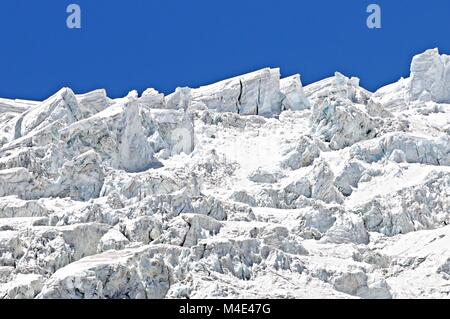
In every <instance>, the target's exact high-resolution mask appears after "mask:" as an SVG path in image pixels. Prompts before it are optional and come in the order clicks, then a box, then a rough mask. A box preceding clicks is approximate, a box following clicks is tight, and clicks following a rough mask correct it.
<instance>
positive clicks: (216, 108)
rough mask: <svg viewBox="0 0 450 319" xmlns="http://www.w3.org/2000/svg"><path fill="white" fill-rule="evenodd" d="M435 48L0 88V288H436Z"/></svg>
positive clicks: (189, 294)
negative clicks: (395, 63)
mask: <svg viewBox="0 0 450 319" xmlns="http://www.w3.org/2000/svg"><path fill="white" fill-rule="evenodd" d="M449 296H450V57H449V56H448V55H445V54H440V53H439V51H438V49H432V50H427V51H426V52H424V53H421V54H419V55H417V56H415V57H414V58H413V59H412V63H411V73H410V77H408V78H402V79H400V80H399V81H398V82H396V83H393V84H390V85H387V86H385V87H382V88H380V89H379V90H377V91H376V92H370V91H368V90H366V89H364V88H363V87H361V86H360V80H359V79H358V78H355V77H351V78H349V77H347V76H345V75H343V74H341V73H339V72H336V73H335V75H334V76H332V77H330V78H327V79H324V80H321V81H319V82H316V83H313V84H310V85H307V86H303V85H302V82H301V77H300V75H299V74H297V75H292V76H289V77H286V78H282V77H281V73H280V69H278V68H265V69H262V70H259V71H255V72H252V73H249V74H245V75H241V76H237V77H234V78H231V79H227V80H224V81H220V82H218V83H214V84H211V85H206V86H203V87H200V88H188V87H180V88H177V89H176V90H175V92H174V93H172V94H170V95H167V96H165V95H164V94H162V93H160V92H158V91H157V90H156V89H153V88H149V89H147V90H146V91H145V92H143V93H142V94H141V95H139V93H138V92H137V91H132V92H130V93H129V94H128V95H127V96H126V97H122V98H115V99H113V98H109V97H108V96H107V93H106V91H105V90H96V91H93V92H89V93H86V94H76V93H74V92H73V91H72V90H71V89H69V88H63V89H61V90H60V91H58V92H57V93H55V94H54V95H53V96H51V97H49V98H48V99H47V100H45V101H26V100H19V99H16V100H11V99H0V299H34V298H36V299H61V298H69V299H82V298H85V299H98V298H101V299H103V298H112V299H119V298H120V299H123V298H127V299H128V298H131V299H152V298H153V299H155V298H167V299H176V298H190V299H199V298H339V299H341V298H342V299H347V298H364V299H391V298H448V297H449Z"/></svg>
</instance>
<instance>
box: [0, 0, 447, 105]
mask: <svg viewBox="0 0 450 319" xmlns="http://www.w3.org/2000/svg"><path fill="white" fill-rule="evenodd" d="M70 3H77V4H79V5H80V6H81V9H82V29H81V30H69V29H67V27H66V18H67V13H66V12H65V11H66V7H67V5H68V4H70ZM370 3H377V4H379V5H381V8H382V24H383V27H382V29H381V30H369V29H368V28H367V27H366V18H367V16H368V14H367V13H366V8H367V5H368V4H370ZM0 41H1V42H0V43H1V49H0V96H1V97H11V98H16V97H17V98H29V99H43V98H45V97H48V96H49V95H51V94H52V93H54V92H55V91H57V90H58V89H59V88H61V87H63V86H69V87H71V88H73V89H74V90H75V91H76V92H77V93H83V92H86V91H89V90H93V89H96V88H106V89H107V91H108V94H109V95H110V96H112V97H119V96H123V95H125V94H126V93H127V92H128V91H129V90H131V89H137V90H138V91H139V92H142V91H143V90H144V89H145V88H148V87H154V88H156V89H158V90H159V91H162V92H164V93H170V92H171V91H173V90H174V89H175V88H176V87H177V86H190V87H196V86H199V85H203V84H208V83H211V82H214V81H217V80H221V79H224V78H227V77H230V76H234V75H239V74H242V73H245V72H248V71H253V70H256V69H259V68H262V67H266V66H269V67H276V66H279V67H281V69H282V73H283V75H290V74H294V73H301V74H302V79H303V82H304V83H306V84H307V83H311V82H314V81H317V80H319V79H321V78H324V77H327V76H329V75H332V74H333V73H334V71H340V72H342V73H344V74H346V75H349V76H357V77H360V78H361V84H362V85H363V86H365V87H366V88H368V89H370V90H375V89H376V88H378V87H380V86H382V85H384V84H387V83H390V82H393V81H396V80H397V79H398V78H400V77H401V76H407V75H408V74H409V65H410V60H411V57H412V56H413V55H414V54H416V53H419V52H421V51H424V50H425V49H427V48H433V47H439V49H440V50H441V52H443V53H445V52H446V53H450V1H449V0H429V1H416V0H372V1H364V0H341V1H337V0H315V1H302V0H278V1H276V0H270V1H269V0H257V1H256V0H254V1H253V0H226V1H225V0H223V1H219V0H126V1H125V0H124V1H122V0H71V1H66V0H57V1H55V0H39V1H36V0H2V1H0Z"/></svg>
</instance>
